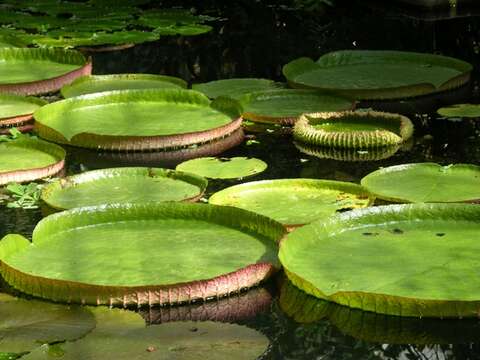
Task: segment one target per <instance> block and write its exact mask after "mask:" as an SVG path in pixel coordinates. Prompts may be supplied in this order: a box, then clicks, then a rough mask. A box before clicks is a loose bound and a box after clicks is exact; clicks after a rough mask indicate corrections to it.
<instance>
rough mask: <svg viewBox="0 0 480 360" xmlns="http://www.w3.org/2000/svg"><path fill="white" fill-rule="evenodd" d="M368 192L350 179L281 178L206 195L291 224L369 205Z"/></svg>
mask: <svg viewBox="0 0 480 360" xmlns="http://www.w3.org/2000/svg"><path fill="white" fill-rule="evenodd" d="M372 201H373V198H371V197H370V195H369V193H368V192H367V191H366V190H365V189H363V188H362V187H361V186H359V185H357V184H353V183H347V182H341V181H331V180H316V179H281V180H265V181H255V182H249V183H244V184H240V185H235V186H232V187H229V188H226V189H224V190H221V191H219V192H217V193H215V194H213V195H212V196H211V197H210V200H209V202H210V203H211V204H216V205H228V206H235V207H239V208H242V209H246V210H249V211H253V212H256V213H259V214H262V215H265V216H268V217H270V218H272V219H275V220H276V221H279V222H281V223H282V224H283V225H284V226H286V227H288V228H292V227H295V226H299V225H304V224H307V223H309V222H312V221H314V220H317V219H322V218H324V217H325V216H329V215H331V214H334V213H335V212H343V211H348V210H352V209H356V208H362V207H366V206H369V205H370V204H371V203H372Z"/></svg>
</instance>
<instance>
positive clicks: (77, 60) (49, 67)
mask: <svg viewBox="0 0 480 360" xmlns="http://www.w3.org/2000/svg"><path fill="white" fill-rule="evenodd" d="M91 71H92V64H91V63H90V62H88V61H87V59H85V57H84V56H83V55H82V54H81V53H79V52H77V51H73V50H60V49H26V48H0V92H10V93H18V94H42V93H47V92H51V91H57V90H59V89H60V88H61V87H62V86H63V85H65V84H68V83H70V82H72V81H73V80H74V79H75V78H77V77H79V76H81V75H89V74H90V73H91Z"/></svg>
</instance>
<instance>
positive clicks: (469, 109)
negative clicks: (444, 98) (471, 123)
mask: <svg viewBox="0 0 480 360" xmlns="http://www.w3.org/2000/svg"><path fill="white" fill-rule="evenodd" d="M437 113H438V114H439V115H441V116H445V117H466V118H478V117H480V104H456V105H452V106H448V107H442V108H440V109H438V110H437Z"/></svg>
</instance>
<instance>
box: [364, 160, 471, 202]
mask: <svg viewBox="0 0 480 360" xmlns="http://www.w3.org/2000/svg"><path fill="white" fill-rule="evenodd" d="M362 185H363V186H364V187H365V188H367V189H368V190H369V191H370V192H372V193H373V194H375V196H377V197H378V198H380V199H383V200H389V201H395V202H412V203H415V202H469V201H470V202H475V201H480V166H476V165H469V164H455V165H448V166H441V165H439V164H435V163H417V164H403V165H396V166H389V167H386V168H382V169H379V170H376V171H374V172H372V173H370V174H368V175H367V176H365V177H364V178H363V179H362Z"/></svg>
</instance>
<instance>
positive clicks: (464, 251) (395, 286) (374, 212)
mask: <svg viewBox="0 0 480 360" xmlns="http://www.w3.org/2000/svg"><path fill="white" fill-rule="evenodd" d="M479 216H480V207H478V206H477V205H471V204H412V205H410V204H409V205H390V206H378V207H372V208H368V209H361V210H354V211H351V212H348V213H344V214H341V215H336V216H332V217H330V218H329V219H327V220H324V221H317V222H315V223H312V224H310V225H307V226H305V227H303V228H301V229H298V230H296V231H294V232H293V233H291V234H290V235H289V236H288V237H287V238H286V239H285V240H284V241H283V242H282V244H281V247H280V252H279V258H280V261H281V263H282V265H283V266H284V269H285V271H286V273H287V275H288V277H289V278H290V280H291V281H292V282H293V283H294V284H295V285H296V286H297V287H299V288H301V289H303V290H304V291H306V292H307V293H309V294H311V295H314V296H316V297H318V298H321V299H325V300H329V301H332V302H336V303H338V304H341V305H346V306H349V307H352V308H358V309H362V310H366V311H373V312H377V313H383V314H389V315H400V316H414V317H443V318H448V317H453V318H457V317H460V318H461V317H478V311H479V309H480V301H479V299H480V292H479V291H477V290H476V287H475V285H474V284H476V281H477V278H476V274H477V271H479V269H480V262H479V261H478V258H477V256H476V254H477V251H478V250H479V248H480V244H479V242H478V232H479V231H480V223H479V222H478V219H479Z"/></svg>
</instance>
